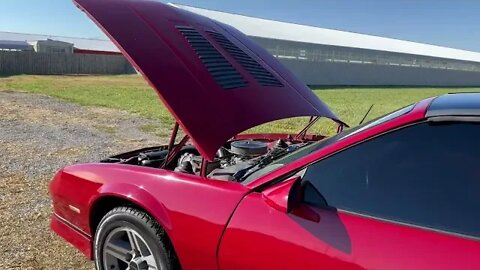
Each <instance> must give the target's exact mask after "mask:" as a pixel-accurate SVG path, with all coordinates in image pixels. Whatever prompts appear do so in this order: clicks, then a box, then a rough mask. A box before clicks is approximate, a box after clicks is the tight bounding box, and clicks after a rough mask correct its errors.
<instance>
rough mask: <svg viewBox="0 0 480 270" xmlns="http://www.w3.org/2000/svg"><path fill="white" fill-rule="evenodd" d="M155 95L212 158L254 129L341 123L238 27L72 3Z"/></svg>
mask: <svg viewBox="0 0 480 270" xmlns="http://www.w3.org/2000/svg"><path fill="white" fill-rule="evenodd" d="M74 1H75V2H76V3H77V4H78V6H79V7H80V8H81V9H83V10H84V11H85V12H86V13H87V14H88V15H89V17H90V18H91V19H92V20H94V21H95V22H96V23H97V25H98V26H99V27H100V28H102V29H103V31H104V32H105V33H106V34H107V35H108V36H109V37H110V38H111V39H112V41H114V42H115V43H116V45H117V46H118V47H119V48H120V50H121V51H122V53H123V54H124V55H125V56H126V57H127V58H128V59H129V60H130V62H131V63H132V64H133V65H134V66H135V67H136V68H137V69H138V70H139V71H140V72H141V73H142V74H143V76H144V77H145V79H146V80H147V81H148V82H149V83H150V85H151V86H152V87H153V88H154V89H155V90H156V91H157V92H158V95H159V96H160V98H161V100H162V101H163V103H164V104H165V105H166V106H167V108H168V109H169V110H170V112H171V113H172V114H173V115H174V117H175V118H176V120H177V121H178V123H179V124H180V125H181V126H182V128H183V130H184V131H185V132H186V133H187V134H188V135H189V136H190V138H191V139H192V141H193V143H194V144H195V146H196V147H197V148H198V150H199V151H200V153H201V154H202V155H203V156H205V157H206V158H207V159H210V160H211V159H213V157H214V155H215V152H216V151H217V150H218V149H219V148H220V147H221V146H222V145H223V144H224V143H225V142H226V141H227V140H228V139H230V138H232V137H233V136H235V135H237V134H238V133H240V132H242V131H245V130H247V129H249V128H252V127H254V126H257V125H260V124H263V123H267V122H270V121H274V120H278V119H284V118H290V117H297V116H323V117H328V118H330V119H332V120H334V121H337V122H339V123H341V121H340V119H339V118H338V117H337V116H336V115H335V114H334V113H333V112H332V111H331V110H330V109H329V108H328V107H327V105H325V104H324V103H323V102H322V101H321V100H320V99H319V98H318V97H317V96H316V95H315V94H314V93H313V92H312V91H311V90H310V89H309V88H308V87H307V86H306V85H305V84H304V83H302V82H301V81H299V80H298V79H297V78H296V77H295V76H294V75H293V74H292V73H291V72H290V71H289V70H288V69H286V68H285V67H284V66H283V65H282V64H280V62H279V61H278V60H277V59H275V58H274V57H273V56H272V55H271V54H270V53H268V52H267V51H266V50H265V49H263V48H261V47H260V46H258V45H257V44H256V43H254V42H253V41H251V40H250V39H249V38H248V37H247V36H245V35H244V34H243V33H241V32H239V31H238V30H236V29H235V28H233V27H231V26H228V25H225V24H222V23H220V22H217V21H214V20H212V19H209V18H206V17H203V16H200V15H197V14H194V13H191V12H188V11H185V10H182V9H179V8H175V7H173V6H170V5H165V4H162V3H160V2H159V1H145V0H74Z"/></svg>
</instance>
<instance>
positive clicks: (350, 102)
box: [0, 75, 480, 134]
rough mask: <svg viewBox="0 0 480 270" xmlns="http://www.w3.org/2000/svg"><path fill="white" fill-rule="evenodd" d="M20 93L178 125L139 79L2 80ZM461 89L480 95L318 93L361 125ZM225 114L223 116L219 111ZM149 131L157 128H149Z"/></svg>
mask: <svg viewBox="0 0 480 270" xmlns="http://www.w3.org/2000/svg"><path fill="white" fill-rule="evenodd" d="M2 90H15V91H25V92H31V93H37V94H45V95H48V96H52V97H56V98H60V99H63V100H66V101H69V102H73V103H77V104H80V105H85V106H100V107H109V108H116V109H121V110H126V111H129V112H132V113H136V114H139V115H141V116H144V117H147V118H151V119H158V120H160V121H161V122H162V123H165V124H167V125H169V124H172V123H173V119H172V117H171V116H170V113H169V112H168V111H167V110H166V109H165V107H164V106H163V105H162V104H161V103H160V101H159V99H158V98H157V97H156V93H155V92H154V91H152V89H151V88H150V86H148V85H147V84H146V83H145V81H144V80H143V79H142V78H141V77H140V76H137V75H128V76H26V75H25V76H12V77H6V78H0V91H2ZM456 91H480V88H335V89H320V90H315V93H316V94H317V95H318V96H319V97H320V98H321V99H322V100H323V101H324V102H326V103H327V104H328V105H329V106H330V108H331V109H332V110H333V111H334V112H335V113H336V114H337V115H338V116H339V117H340V118H341V119H342V120H344V121H345V122H347V123H348V124H349V125H351V126H355V125H356V124H358V122H359V121H360V120H361V118H362V117H363V115H364V114H365V112H366V111H367V110H368V108H369V107H370V105H372V104H375V106H374V107H373V110H372V111H371V113H370V114H369V116H368V118H367V120H368V119H372V118H375V117H378V116H380V115H383V114H385V113H388V112H390V111H392V110H395V109H397V108H399V107H402V106H405V105H408V104H410V103H412V102H415V101H418V100H421V99H423V98H426V97H430V96H435V95H440V94H443V93H448V92H456ZM219 113H221V112H219ZM306 121H307V120H306V119H303V118H302V119H301V120H300V119H289V120H282V121H277V122H273V123H269V124H266V125H263V126H259V127H256V128H254V129H253V130H252V131H254V132H275V131H289V132H297V131H299V130H300V129H301V128H302V127H303V126H304V125H305V124H306ZM145 129H146V130H148V129H152V131H154V128H153V127H145ZM314 130H315V131H316V132H320V133H323V134H325V133H327V134H331V133H332V132H333V131H334V125H333V124H331V123H330V121H320V122H319V123H318V124H317V125H316V126H315V127H314Z"/></svg>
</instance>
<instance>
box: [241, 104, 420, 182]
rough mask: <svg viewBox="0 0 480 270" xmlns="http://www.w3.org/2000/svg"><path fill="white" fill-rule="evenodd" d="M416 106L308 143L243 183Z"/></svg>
mask: <svg viewBox="0 0 480 270" xmlns="http://www.w3.org/2000/svg"><path fill="white" fill-rule="evenodd" d="M414 106H415V104H412V105H409V106H407V107H404V108H402V109H400V110H397V111H394V112H392V113H389V114H386V115H384V116H381V117H379V118H376V119H374V120H371V121H369V122H367V123H364V124H362V125H359V126H356V127H354V128H351V129H348V130H345V131H343V132H341V133H338V134H337V135H335V136H332V137H330V138H327V139H324V140H321V141H318V142H315V143H312V144H308V145H306V146H304V147H302V148H300V149H298V150H296V151H295V152H293V153H291V154H288V155H286V156H284V157H282V158H280V159H278V160H275V161H274V162H272V163H270V164H269V165H267V166H265V167H262V168H259V169H258V170H257V171H255V172H253V173H252V174H250V175H248V176H247V177H246V178H245V179H244V180H243V181H242V183H243V184H248V183H250V182H252V181H253V180H255V179H257V178H259V177H261V176H263V175H265V174H267V173H269V172H271V171H274V170H275V169H277V168H279V167H282V166H284V165H287V164H290V163H292V162H294V161H295V160H298V159H300V158H302V157H304V156H306V155H309V154H311V153H313V152H315V151H317V150H319V149H322V148H324V147H325V146H328V145H331V144H333V143H335V142H337V141H340V140H342V139H344V138H347V137H350V136H351V135H354V134H357V133H360V132H362V131H364V130H367V129H369V128H372V127H374V126H377V125H380V124H382V123H385V122H387V121H389V120H392V119H395V118H397V117H399V116H402V115H404V114H406V113H408V112H410V111H411V110H412V109H413V107H414Z"/></svg>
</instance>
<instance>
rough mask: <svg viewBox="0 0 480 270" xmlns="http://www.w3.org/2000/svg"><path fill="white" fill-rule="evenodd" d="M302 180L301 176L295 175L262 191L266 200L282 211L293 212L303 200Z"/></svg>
mask: <svg viewBox="0 0 480 270" xmlns="http://www.w3.org/2000/svg"><path fill="white" fill-rule="evenodd" d="M301 181H302V178H301V177H300V176H294V177H291V178H289V179H287V180H286V181H284V182H282V183H280V184H278V185H275V186H274V187H271V188H269V189H267V190H265V191H264V192H263V193H262V195H263V198H264V199H265V202H266V203H267V204H268V205H270V206H271V207H273V208H275V209H277V210H279V211H281V212H284V213H290V212H292V210H293V209H294V208H295V207H297V206H299V205H300V203H301V202H302V188H301Z"/></svg>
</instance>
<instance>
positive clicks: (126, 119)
mask: <svg viewBox="0 0 480 270" xmlns="http://www.w3.org/2000/svg"><path fill="white" fill-rule="evenodd" d="M152 125H159V123H157V122H155V121H152V120H147V119H143V118H141V117H139V116H136V115H132V114H129V113H127V112H123V111H118V110H112V109H105V108H92V107H82V106H78V105H74V104H70V103H67V102H64V101H60V100H57V99H54V98H50V97H46V96H41V95H32V94H26V93H19V92H8V91H4V92H0V154H1V155H0V202H1V204H0V213H1V218H0V222H1V224H0V254H2V256H1V259H0V269H93V264H92V263H90V262H89V261H87V260H86V259H84V257H83V256H82V255H81V254H80V253H79V252H77V251H76V250H75V249H74V248H73V247H71V246H70V245H68V244H66V243H65V242H64V241H63V240H61V239H60V238H59V237H57V236H56V235H54V234H53V233H51V232H50V230H49V227H48V226H49V220H50V215H51V207H50V201H49V198H48V190H47V188H48V181H49V179H50V178H51V177H52V175H53V174H54V173H55V171H56V170H58V169H59V168H61V167H63V166H65V165H68V164H73V163H77V162H89V161H97V160H99V159H102V158H104V157H106V156H108V155H111V154H115V153H119V152H122V151H128V150H133V149H135V148H137V147H144V146H153V145H158V144H159V143H163V142H165V139H160V138H158V137H156V136H155V135H152V134H149V133H145V132H143V131H142V127H144V126H152Z"/></svg>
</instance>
